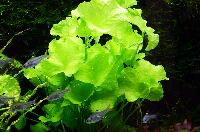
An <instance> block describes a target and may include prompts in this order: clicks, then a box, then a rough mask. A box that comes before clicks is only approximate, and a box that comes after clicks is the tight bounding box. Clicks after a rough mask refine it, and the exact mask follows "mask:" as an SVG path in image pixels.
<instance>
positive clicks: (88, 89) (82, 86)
mask: <svg viewBox="0 0 200 132" xmlns="http://www.w3.org/2000/svg"><path fill="white" fill-rule="evenodd" d="M70 90H71V91H70V92H69V93H67V94H65V96H64V98H65V99H69V100H70V101H71V102H72V103H73V104H81V103H82V102H84V101H86V100H87V99H88V98H89V97H90V96H91V95H92V94H93V92H94V85H92V84H89V83H83V82H80V81H76V80H75V81H72V82H71V83H70Z"/></svg>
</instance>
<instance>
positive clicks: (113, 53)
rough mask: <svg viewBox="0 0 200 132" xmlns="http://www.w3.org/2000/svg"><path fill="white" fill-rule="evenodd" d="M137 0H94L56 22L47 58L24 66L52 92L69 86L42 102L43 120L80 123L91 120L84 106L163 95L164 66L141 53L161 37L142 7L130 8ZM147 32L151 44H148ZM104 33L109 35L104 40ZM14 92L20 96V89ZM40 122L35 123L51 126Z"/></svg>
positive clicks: (26, 73)
mask: <svg viewBox="0 0 200 132" xmlns="http://www.w3.org/2000/svg"><path fill="white" fill-rule="evenodd" d="M136 4H137V1H136V0H91V1H90V2H83V3H81V4H80V5H79V6H78V7H77V8H76V9H75V10H72V12H71V17H67V18H66V19H65V20H62V21H60V22H59V23H58V24H54V26H53V28H52V29H51V32H50V33H51V35H54V36H59V38H57V39H53V40H52V41H51V42H50V44H49V49H48V54H49V55H48V58H46V59H44V60H42V61H41V62H40V63H39V64H38V65H36V66H35V68H27V69H24V68H23V69H22V71H23V72H24V76H25V77H26V78H27V79H29V80H30V81H31V82H32V83H33V84H34V85H35V86H41V85H43V84H45V89H44V90H45V93H46V94H47V95H49V94H50V93H51V92H54V91H57V89H58V88H60V89H65V88H66V87H70V92H69V93H67V94H64V95H63V96H64V99H62V100H55V101H51V102H49V103H48V104H47V105H45V106H44V107H43V111H44V112H45V113H46V115H45V116H40V117H39V120H41V122H43V123H47V122H48V124H49V126H51V125H54V126H56V125H58V124H59V123H60V122H61V123H64V124H65V125H66V126H67V127H70V128H78V126H79V125H80V124H82V125H83V122H84V120H85V119H86V118H85V117H84V116H85V115H84V116H83V114H84V113H82V110H84V109H86V110H87V111H88V109H89V110H91V111H92V112H95V111H103V110H105V109H106V108H108V107H109V108H110V109H112V108H113V107H114V106H115V104H116V101H117V99H118V98H119V97H124V99H126V100H127V101H129V102H133V101H136V100H137V99H138V98H143V99H149V100H151V101H157V100H160V99H161V98H162V96H163V89H162V85H161V83H160V81H161V80H165V79H167V77H166V73H165V70H164V68H163V66H161V65H158V66H155V65H153V64H151V63H150V62H149V61H147V60H144V57H145V53H142V52H141V51H142V49H145V50H146V51H150V50H152V49H154V48H155V47H156V46H157V44H158V41H159V36H158V34H155V33H154V29H152V28H150V27H147V26H146V23H147V22H146V21H145V20H144V19H143V18H142V16H141V13H142V11H141V10H140V9H135V8H131V7H134V6H135V5H136ZM134 26H137V27H138V28H139V30H137V29H133V27H134ZM145 35H146V36H147V37H148V45H147V46H146V47H143V38H144V36H145ZM105 36H109V38H110V39H109V40H108V41H105V40H104V39H105ZM6 76H7V75H4V76H2V77H6ZM10 78H12V77H9V79H10ZM9 79H7V80H2V79H1V80H0V81H2V82H7V81H8V80H9ZM12 79H14V78H12ZM15 81H16V80H15ZM4 84H5V83H4ZM6 84H7V83H6ZM9 84H10V85H11V84H12V86H13V83H9ZM16 86H17V88H12V89H16V90H20V88H19V86H18V85H15V86H13V87H16ZM0 88H1V89H2V88H3V89H2V90H4V91H3V92H2V93H4V94H5V93H9V94H11V93H10V92H5V91H7V89H5V88H7V86H6V85H4V86H1V87H0ZM36 88H37V87H36ZM33 92H34V91H33ZM14 95H15V96H17V97H18V98H19V96H20V92H18V94H13V95H12V96H14ZM31 95H32V94H31ZM46 99H47V98H46ZM43 100H44V99H43ZM43 100H41V101H43ZM41 101H40V103H41ZM41 124H42V123H39V124H37V125H39V126H40V127H33V128H35V129H38V130H39V129H40V128H41V129H40V130H44V128H45V129H46V127H45V126H43V125H42V126H41Z"/></svg>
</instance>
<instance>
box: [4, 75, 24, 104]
mask: <svg viewBox="0 0 200 132" xmlns="http://www.w3.org/2000/svg"><path fill="white" fill-rule="evenodd" d="M20 92H21V89H20V86H19V83H18V81H17V80H16V79H15V78H13V77H11V76H10V75H3V76H0V95H4V96H7V97H15V100H18V99H19V97H20Z"/></svg>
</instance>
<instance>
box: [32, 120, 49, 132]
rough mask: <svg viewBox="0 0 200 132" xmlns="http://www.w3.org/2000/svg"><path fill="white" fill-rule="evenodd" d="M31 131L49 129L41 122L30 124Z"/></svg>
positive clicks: (43, 131) (37, 131) (36, 131)
mask: <svg viewBox="0 0 200 132" xmlns="http://www.w3.org/2000/svg"><path fill="white" fill-rule="evenodd" d="M30 130H31V132H46V131H48V130H49V128H48V127H46V126H45V125H44V124H43V123H42V122H40V123H37V124H36V125H30Z"/></svg>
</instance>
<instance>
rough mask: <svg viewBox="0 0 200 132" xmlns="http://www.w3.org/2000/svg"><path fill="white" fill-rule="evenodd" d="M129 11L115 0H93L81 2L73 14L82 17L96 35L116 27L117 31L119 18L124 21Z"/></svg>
mask: <svg viewBox="0 0 200 132" xmlns="http://www.w3.org/2000/svg"><path fill="white" fill-rule="evenodd" d="M127 12H128V11H127V10H126V9H125V8H123V7H121V6H119V4H118V3H117V2H116V1H114V0H102V1H99V0H92V1H91V2H83V3H81V4H80V5H79V6H78V8H77V9H76V10H73V11H72V16H76V17H81V18H82V19H83V20H84V21H86V23H87V25H88V27H89V28H90V29H91V30H92V31H93V32H92V34H93V35H94V36H96V35H97V36H101V35H102V34H103V33H108V32H110V31H111V30H114V29H115V31H117V30H116V28H117V27H118V26H119V24H120V23H119V20H121V21H123V20H124V19H125V18H126V17H127ZM119 27H120V26H119Z"/></svg>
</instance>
